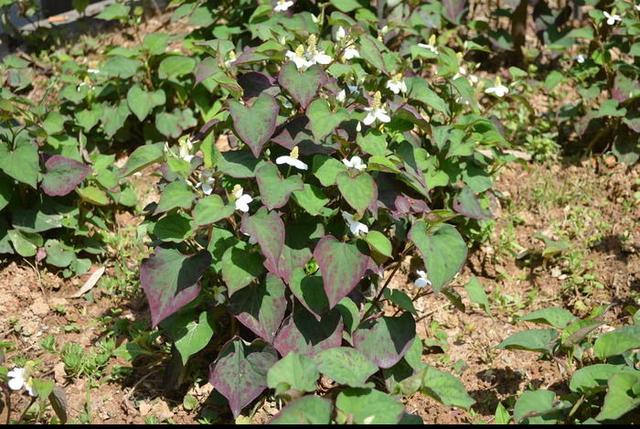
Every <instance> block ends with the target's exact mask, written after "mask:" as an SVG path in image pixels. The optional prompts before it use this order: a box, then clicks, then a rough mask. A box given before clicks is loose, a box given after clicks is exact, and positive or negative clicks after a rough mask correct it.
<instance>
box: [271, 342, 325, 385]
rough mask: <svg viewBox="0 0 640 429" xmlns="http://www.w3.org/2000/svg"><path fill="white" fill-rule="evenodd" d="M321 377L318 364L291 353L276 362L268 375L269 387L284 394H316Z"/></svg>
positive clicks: (305, 357)
mask: <svg viewBox="0 0 640 429" xmlns="http://www.w3.org/2000/svg"><path fill="white" fill-rule="evenodd" d="M319 377H320V373H319V372H318V368H316V364H315V363H314V362H313V361H312V360H311V359H310V358H308V357H307V356H304V355H299V354H298V353H295V352H291V353H289V354H287V355H286V356H285V357H284V358H282V359H281V360H279V361H278V362H276V364H275V365H273V366H272V367H271V369H269V372H268V373H267V386H269V388H271V389H275V390H276V394H284V393H286V392H287V391H289V390H297V391H298V392H315V390H316V387H317V386H316V382H317V380H318V378H319Z"/></svg>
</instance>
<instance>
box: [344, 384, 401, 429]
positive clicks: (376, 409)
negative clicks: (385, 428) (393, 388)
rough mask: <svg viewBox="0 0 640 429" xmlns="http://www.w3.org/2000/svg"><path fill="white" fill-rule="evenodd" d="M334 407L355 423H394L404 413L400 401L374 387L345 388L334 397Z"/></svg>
mask: <svg viewBox="0 0 640 429" xmlns="http://www.w3.org/2000/svg"><path fill="white" fill-rule="evenodd" d="M336 408H337V409H338V410H340V413H341V414H342V415H344V416H345V417H344V418H346V419H348V420H349V421H350V422H353V423H355V424H391V425H395V424H397V423H398V422H399V421H400V419H401V418H402V416H403V414H404V406H403V405H402V403H401V402H399V401H398V400H396V399H394V398H393V397H392V396H390V395H387V394H386V393H383V392H381V391H379V390H375V389H355V388H349V389H345V390H344V391H342V392H340V394H339V395H338V397H337V398H336Z"/></svg>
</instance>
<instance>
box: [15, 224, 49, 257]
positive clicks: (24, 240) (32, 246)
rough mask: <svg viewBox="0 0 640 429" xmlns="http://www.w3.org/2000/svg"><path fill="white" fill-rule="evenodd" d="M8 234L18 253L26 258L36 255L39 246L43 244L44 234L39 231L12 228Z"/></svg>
mask: <svg viewBox="0 0 640 429" xmlns="http://www.w3.org/2000/svg"><path fill="white" fill-rule="evenodd" d="M7 235H8V236H9V240H11V244H13V248H14V249H16V252H18V255H20V256H24V257H25V258H29V257H31V256H35V255H36V252H37V251H38V247H40V246H42V236H41V235H40V234H38V233H33V232H26V231H19V230H17V229H11V230H9V231H7Z"/></svg>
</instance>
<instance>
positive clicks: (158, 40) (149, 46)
mask: <svg viewBox="0 0 640 429" xmlns="http://www.w3.org/2000/svg"><path fill="white" fill-rule="evenodd" d="M169 38H170V36H169V35H168V34H167V33H149V34H147V35H145V36H144V40H143V41H142V47H143V48H144V49H146V50H147V51H149V53H150V54H151V55H160V54H163V53H164V51H165V50H166V49H167V45H168V43H169Z"/></svg>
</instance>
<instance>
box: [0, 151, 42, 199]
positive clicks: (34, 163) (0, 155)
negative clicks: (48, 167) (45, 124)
mask: <svg viewBox="0 0 640 429" xmlns="http://www.w3.org/2000/svg"><path fill="white" fill-rule="evenodd" d="M0 170H2V171H4V172H5V173H6V174H7V175H8V176H10V177H13V178H14V179H16V180H17V181H18V182H22V183H26V184H27V185H29V186H31V187H32V188H34V189H35V188H36V185H37V183H38V175H39V174H40V162H39V159H38V148H37V146H36V145H34V144H33V143H31V142H29V141H24V140H21V141H19V142H18V143H17V145H16V148H15V150H14V151H10V150H9V149H8V148H7V146H5V145H4V144H2V143H0Z"/></svg>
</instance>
